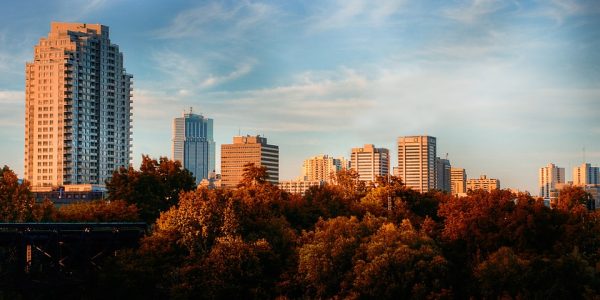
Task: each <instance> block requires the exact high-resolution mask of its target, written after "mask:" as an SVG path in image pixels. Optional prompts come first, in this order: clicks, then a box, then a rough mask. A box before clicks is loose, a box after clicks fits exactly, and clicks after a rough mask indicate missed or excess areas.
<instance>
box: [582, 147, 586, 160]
mask: <svg viewBox="0 0 600 300" xmlns="http://www.w3.org/2000/svg"><path fill="white" fill-rule="evenodd" d="M582 151H583V163H584V164H585V163H586V161H585V146H584V147H583V149H582Z"/></svg>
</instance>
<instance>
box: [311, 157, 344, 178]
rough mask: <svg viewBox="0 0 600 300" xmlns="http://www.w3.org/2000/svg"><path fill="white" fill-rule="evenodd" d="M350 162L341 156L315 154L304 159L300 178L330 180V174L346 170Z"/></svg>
mask: <svg viewBox="0 0 600 300" xmlns="http://www.w3.org/2000/svg"><path fill="white" fill-rule="evenodd" d="M349 167H350V162H349V161H348V160H347V159H345V158H343V157H340V158H333V157H330V156H328V155H317V156H313V157H311V158H308V159H306V160H304V163H303V164H302V176H301V178H302V180H307V181H325V182H330V181H332V176H334V175H335V173H337V172H339V171H340V170H347V169H349Z"/></svg>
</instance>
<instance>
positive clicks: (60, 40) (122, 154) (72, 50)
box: [24, 22, 132, 190]
mask: <svg viewBox="0 0 600 300" xmlns="http://www.w3.org/2000/svg"><path fill="white" fill-rule="evenodd" d="M25 73H26V75H25V168H24V169H25V179H27V180H28V181H29V182H30V183H31V185H32V187H33V189H34V190H35V189H36V188H41V187H56V186H63V185H70V184H104V183H105V181H106V180H107V179H109V178H110V177H111V175H112V173H113V171H114V170H116V169H117V168H119V167H121V166H124V167H127V166H129V163H130V160H131V141H132V138H131V134H132V132H131V128H132V125H131V116H132V112H131V102H132V100H131V91H132V86H131V85H132V75H130V74H127V73H126V72H125V68H124V67H123V53H121V52H120V51H119V46H118V45H115V44H113V43H111V41H110V39H109V32H108V27H107V26H103V25H100V24H83V23H58V22H52V23H51V28H50V33H49V34H48V37H42V38H41V39H40V40H39V43H38V44H37V45H36V46H35V48H34V58H33V61H32V62H28V63H27V65H26V68H25Z"/></svg>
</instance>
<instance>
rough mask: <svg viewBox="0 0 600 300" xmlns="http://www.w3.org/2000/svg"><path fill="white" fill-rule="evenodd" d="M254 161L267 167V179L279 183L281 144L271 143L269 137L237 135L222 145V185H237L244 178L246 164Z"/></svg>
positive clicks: (255, 163) (256, 164)
mask: <svg viewBox="0 0 600 300" xmlns="http://www.w3.org/2000/svg"><path fill="white" fill-rule="evenodd" d="M248 163H253V164H254V165H255V166H259V167H260V166H264V167H265V168H266V169H267V176H268V178H267V181H268V182H270V183H272V184H278V183H279V146H275V145H269V144H268V143H267V138H265V137H261V136H260V135H256V136H250V135H246V136H235V137H233V143H232V144H223V145H221V185H222V186H223V187H228V188H230V187H236V186H237V185H238V184H239V183H240V181H241V180H242V177H243V174H244V165H245V164H248Z"/></svg>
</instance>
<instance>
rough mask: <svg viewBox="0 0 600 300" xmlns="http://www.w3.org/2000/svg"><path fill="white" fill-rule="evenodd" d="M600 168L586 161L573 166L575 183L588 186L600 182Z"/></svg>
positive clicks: (575, 184)
mask: <svg viewBox="0 0 600 300" xmlns="http://www.w3.org/2000/svg"><path fill="white" fill-rule="evenodd" d="M599 170H600V168H598V167H592V166H591V165H590V164H588V163H584V164H582V165H581V166H579V167H575V168H573V185H574V186H586V185H594V184H600V178H599V177H600V174H599ZM563 171H564V169H563Z"/></svg>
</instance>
